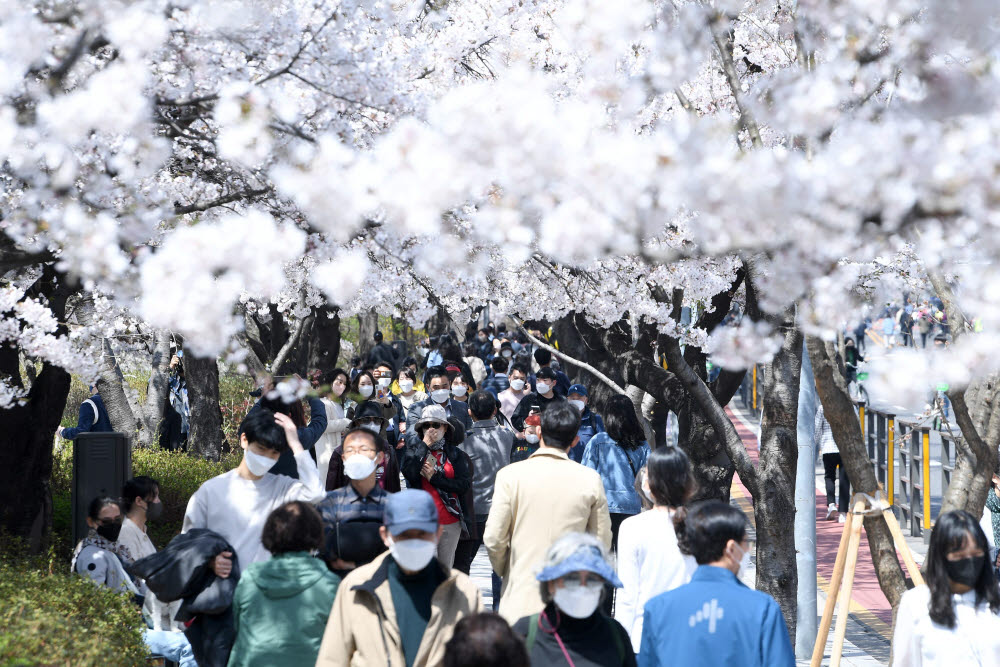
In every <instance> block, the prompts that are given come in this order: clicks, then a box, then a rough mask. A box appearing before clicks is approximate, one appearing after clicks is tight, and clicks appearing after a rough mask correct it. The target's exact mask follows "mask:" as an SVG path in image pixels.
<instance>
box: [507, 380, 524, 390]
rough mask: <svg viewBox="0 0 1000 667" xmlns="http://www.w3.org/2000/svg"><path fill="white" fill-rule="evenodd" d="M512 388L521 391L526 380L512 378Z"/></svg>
mask: <svg viewBox="0 0 1000 667" xmlns="http://www.w3.org/2000/svg"><path fill="white" fill-rule="evenodd" d="M510 388H511V389H513V390H514V391H521V390H522V389H524V380H511V381H510Z"/></svg>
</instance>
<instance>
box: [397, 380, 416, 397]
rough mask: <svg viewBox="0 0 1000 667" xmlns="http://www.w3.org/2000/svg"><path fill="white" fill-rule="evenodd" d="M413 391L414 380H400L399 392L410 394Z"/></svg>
mask: <svg viewBox="0 0 1000 667" xmlns="http://www.w3.org/2000/svg"><path fill="white" fill-rule="evenodd" d="M411 389H413V380H400V381H399V390H400V391H402V392H403V393H404V394H409V393H410V390H411Z"/></svg>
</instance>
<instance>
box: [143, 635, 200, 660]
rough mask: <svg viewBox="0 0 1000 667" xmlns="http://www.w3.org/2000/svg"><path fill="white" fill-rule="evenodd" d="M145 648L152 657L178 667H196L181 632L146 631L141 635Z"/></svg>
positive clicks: (189, 647)
mask: <svg viewBox="0 0 1000 667" xmlns="http://www.w3.org/2000/svg"><path fill="white" fill-rule="evenodd" d="M143 638H144V639H145V640H146V646H148V647H149V652H150V653H152V654H153V655H157V656H162V657H164V658H166V659H167V660H172V661H174V662H176V663H177V664H178V665H179V666H180V667H198V663H197V662H195V659H194V652H193V651H192V650H191V644H190V643H189V642H188V640H187V637H185V636H184V634H183V633H181V632H166V631H164V630H146V631H145V632H144V633H143Z"/></svg>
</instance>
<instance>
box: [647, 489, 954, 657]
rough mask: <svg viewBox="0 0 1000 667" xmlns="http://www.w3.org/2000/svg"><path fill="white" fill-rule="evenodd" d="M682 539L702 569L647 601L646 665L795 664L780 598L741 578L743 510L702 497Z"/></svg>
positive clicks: (746, 559) (746, 556) (682, 527)
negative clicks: (751, 585) (682, 583)
mask: <svg viewBox="0 0 1000 667" xmlns="http://www.w3.org/2000/svg"><path fill="white" fill-rule="evenodd" d="M677 538H678V540H679V542H680V546H681V551H682V552H684V553H689V554H690V555H692V556H694V559H695V561H697V563H698V568H697V569H696V570H695V571H694V574H693V575H691V581H690V582H689V583H687V584H684V585H683V586H679V587H678V588H675V589H674V590H672V591H667V592H666V593H661V594H660V595H657V596H656V597H654V598H652V599H651V600H649V601H648V602H646V606H645V610H644V612H643V621H642V652H641V653H640V654H639V665H640V667H666V666H667V665H693V666H695V667H698V666H704V667H708V666H716V665H717V666H719V667H723V666H725V667H734V666H739V667H742V666H746V667H793V666H794V665H795V651H794V650H793V649H792V642H791V640H790V639H789V638H788V628H787V627H786V626H785V619H784V617H783V616H782V615H781V608H780V607H778V603H777V602H775V601H774V598H772V597H771V596H770V595H768V594H767V593H762V592H760V591H755V590H753V589H751V588H748V587H747V586H746V585H745V584H744V583H743V582H742V581H740V575H741V574H742V573H744V571H745V570H746V568H747V567H748V566H749V564H750V553H751V550H752V546H751V545H750V541H749V540H748V539H747V519H746V517H745V516H744V515H743V512H741V511H740V510H738V509H737V508H735V507H733V506H732V505H730V504H729V503H725V502H722V501H720V500H705V501H702V502H700V503H695V504H694V505H692V506H691V507H689V508H688V512H687V516H686V517H684V520H683V521H682V522H679V523H678V524H677ZM897 623H898V621H897ZM956 664H958V663H956Z"/></svg>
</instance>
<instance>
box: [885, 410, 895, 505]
mask: <svg viewBox="0 0 1000 667" xmlns="http://www.w3.org/2000/svg"><path fill="white" fill-rule="evenodd" d="M885 437H886V440H887V442H886V447H885V450H886V454H885V458H886V461H885V488H886V495H887V496H888V497H889V504H890V505H892V504H894V503H895V502H896V496H895V494H894V491H895V489H894V488H893V487H894V484H893V479H895V477H896V419H895V418H894V417H889V430H888V433H887V434H886V436H885Z"/></svg>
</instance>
